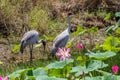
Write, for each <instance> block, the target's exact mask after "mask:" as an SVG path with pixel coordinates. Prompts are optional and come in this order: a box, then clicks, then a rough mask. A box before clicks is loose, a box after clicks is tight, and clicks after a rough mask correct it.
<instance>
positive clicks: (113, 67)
mask: <svg viewBox="0 0 120 80" xmlns="http://www.w3.org/2000/svg"><path fill="white" fill-rule="evenodd" d="M118 70H119V67H118V66H116V65H114V66H112V72H113V73H114V74H118Z"/></svg>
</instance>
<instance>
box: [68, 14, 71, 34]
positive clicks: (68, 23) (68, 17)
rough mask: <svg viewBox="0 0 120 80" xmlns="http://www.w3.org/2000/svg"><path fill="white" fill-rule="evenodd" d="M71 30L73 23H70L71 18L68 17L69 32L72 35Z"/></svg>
mask: <svg viewBox="0 0 120 80" xmlns="http://www.w3.org/2000/svg"><path fill="white" fill-rule="evenodd" d="M70 29H71V22H70V16H69V15H68V32H69V33H70Z"/></svg>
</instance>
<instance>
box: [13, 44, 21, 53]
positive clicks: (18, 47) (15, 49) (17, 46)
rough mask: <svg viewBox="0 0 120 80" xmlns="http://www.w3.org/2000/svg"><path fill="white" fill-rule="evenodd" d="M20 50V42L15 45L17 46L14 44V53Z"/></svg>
mask: <svg viewBox="0 0 120 80" xmlns="http://www.w3.org/2000/svg"><path fill="white" fill-rule="evenodd" d="M18 50H20V45H19V44H18V45H15V46H13V49H12V51H11V52H12V53H14V52H16V51H18Z"/></svg>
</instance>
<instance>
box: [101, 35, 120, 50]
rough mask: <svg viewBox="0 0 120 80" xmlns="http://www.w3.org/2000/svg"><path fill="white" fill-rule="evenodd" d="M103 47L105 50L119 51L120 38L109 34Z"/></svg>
mask: <svg viewBox="0 0 120 80" xmlns="http://www.w3.org/2000/svg"><path fill="white" fill-rule="evenodd" d="M102 47H103V50H107V51H115V52H119V51H120V40H119V38H117V37H113V36H109V37H107V38H106V39H105V41H104V43H103V45H102Z"/></svg>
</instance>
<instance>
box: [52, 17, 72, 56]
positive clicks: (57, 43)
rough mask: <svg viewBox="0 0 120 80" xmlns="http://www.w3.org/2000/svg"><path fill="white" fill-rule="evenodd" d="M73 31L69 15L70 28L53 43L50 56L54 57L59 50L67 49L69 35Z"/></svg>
mask: <svg viewBox="0 0 120 80" xmlns="http://www.w3.org/2000/svg"><path fill="white" fill-rule="evenodd" d="M70 29H71V22H70V16H69V15H68V28H67V29H66V30H64V31H63V32H62V33H61V34H59V35H58V36H57V37H56V38H55V40H54V41H53V46H52V50H51V53H50V55H52V56H54V54H55V53H56V52H57V50H58V48H61V47H65V45H66V44H67V42H68V39H69V34H70Z"/></svg>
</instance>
